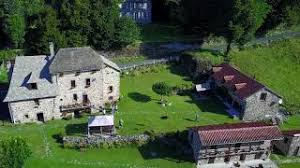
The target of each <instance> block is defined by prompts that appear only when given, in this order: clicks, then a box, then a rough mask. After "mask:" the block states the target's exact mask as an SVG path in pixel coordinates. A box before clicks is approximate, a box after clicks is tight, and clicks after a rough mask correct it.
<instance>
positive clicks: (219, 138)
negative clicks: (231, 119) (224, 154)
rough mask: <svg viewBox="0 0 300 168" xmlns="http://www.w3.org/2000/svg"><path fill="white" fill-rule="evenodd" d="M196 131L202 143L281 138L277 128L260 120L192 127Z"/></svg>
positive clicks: (207, 144) (243, 141)
mask: <svg viewBox="0 0 300 168" xmlns="http://www.w3.org/2000/svg"><path fill="white" fill-rule="evenodd" d="M192 129H194V130H195V131H197V132H198V135H199V139H200V142H201V144H202V145H204V146H211V145H222V144H236V143H247V142H257V141H264V140H279V139H282V138H283V135H282V133H281V132H280V130H279V128H278V127H277V126H275V125H270V124H267V123H262V122H255V123H235V124H221V125H208V126H199V127H194V128H192Z"/></svg>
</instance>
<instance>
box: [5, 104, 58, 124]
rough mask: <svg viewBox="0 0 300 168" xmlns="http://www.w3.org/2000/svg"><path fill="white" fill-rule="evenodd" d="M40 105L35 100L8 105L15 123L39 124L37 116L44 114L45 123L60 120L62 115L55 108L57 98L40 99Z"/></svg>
mask: <svg viewBox="0 0 300 168" xmlns="http://www.w3.org/2000/svg"><path fill="white" fill-rule="evenodd" d="M38 101H39V105H36V103H35V102H34V100H28V101H19V102H11V103H8V107H9V111H10V115H11V119H12V121H13V123H29V122H37V121H38V120H37V114H38V113H42V114H43V117H44V121H48V120H52V119H58V118H60V117H61V114H60V112H59V110H58V109H57V108H55V107H56V106H55V101H56V99H55V98H45V99H39V100H38Z"/></svg>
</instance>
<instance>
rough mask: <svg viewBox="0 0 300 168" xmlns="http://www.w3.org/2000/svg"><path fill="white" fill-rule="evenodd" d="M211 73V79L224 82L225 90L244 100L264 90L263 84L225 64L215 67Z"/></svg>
mask: <svg viewBox="0 0 300 168" xmlns="http://www.w3.org/2000/svg"><path fill="white" fill-rule="evenodd" d="M213 71H214V72H213V75H212V77H213V78H214V79H215V80H217V81H218V82H220V83H223V82H224V85H225V86H226V87H227V88H230V89H232V90H235V94H236V95H237V96H238V97H239V98H241V99H245V98H247V97H249V96H251V95H252V94H254V93H256V92H257V91H259V90H260V89H262V88H265V86H264V85H263V84H261V83H259V82H258V81H256V80H254V79H253V78H250V77H248V76H246V75H245V74H243V73H242V72H240V71H238V70H237V69H235V68H233V67H232V66H230V65H229V64H226V63H223V64H220V65H217V66H215V67H214V68H213Z"/></svg>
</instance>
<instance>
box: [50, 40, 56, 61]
mask: <svg viewBox="0 0 300 168" xmlns="http://www.w3.org/2000/svg"><path fill="white" fill-rule="evenodd" d="M49 49H50V56H51V57H53V56H54V55H55V53H54V43H53V42H50V43H49Z"/></svg>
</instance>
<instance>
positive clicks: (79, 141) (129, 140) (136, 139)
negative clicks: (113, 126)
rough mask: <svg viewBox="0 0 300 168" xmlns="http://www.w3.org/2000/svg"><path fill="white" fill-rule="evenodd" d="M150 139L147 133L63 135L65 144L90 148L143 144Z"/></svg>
mask: <svg viewBox="0 0 300 168" xmlns="http://www.w3.org/2000/svg"><path fill="white" fill-rule="evenodd" d="M149 140H150V136H148V135H145V134H140V135H132V136H120V135H116V136H108V137H105V136H91V137H72V136H66V137H63V144H64V146H65V147H70V148H89V147H98V148H101V147H103V146H105V145H106V146H107V147H120V146H126V145H143V144H145V143H147V142H148V141H149Z"/></svg>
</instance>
